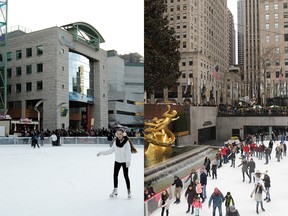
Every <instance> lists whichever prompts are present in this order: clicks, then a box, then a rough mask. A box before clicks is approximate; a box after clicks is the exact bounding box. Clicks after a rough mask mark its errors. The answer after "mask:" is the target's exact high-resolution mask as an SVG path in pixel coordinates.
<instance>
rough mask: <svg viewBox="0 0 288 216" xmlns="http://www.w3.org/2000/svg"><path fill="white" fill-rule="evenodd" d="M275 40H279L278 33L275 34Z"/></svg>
mask: <svg viewBox="0 0 288 216" xmlns="http://www.w3.org/2000/svg"><path fill="white" fill-rule="evenodd" d="M274 40H275V42H279V35H278V34H276V35H275V36H274Z"/></svg>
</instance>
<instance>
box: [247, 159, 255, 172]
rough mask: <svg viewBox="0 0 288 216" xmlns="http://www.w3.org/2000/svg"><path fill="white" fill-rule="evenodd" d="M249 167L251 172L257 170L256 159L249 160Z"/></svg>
mask: <svg viewBox="0 0 288 216" xmlns="http://www.w3.org/2000/svg"><path fill="white" fill-rule="evenodd" d="M248 167H249V172H250V173H253V172H255V167H256V164H255V162H254V161H249V162H248Z"/></svg>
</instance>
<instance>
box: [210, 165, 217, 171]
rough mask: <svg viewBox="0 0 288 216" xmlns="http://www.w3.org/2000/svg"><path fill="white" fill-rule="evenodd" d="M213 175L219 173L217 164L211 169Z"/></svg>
mask: <svg viewBox="0 0 288 216" xmlns="http://www.w3.org/2000/svg"><path fill="white" fill-rule="evenodd" d="M211 170H212V172H213V173H216V171H217V164H212V168H211Z"/></svg>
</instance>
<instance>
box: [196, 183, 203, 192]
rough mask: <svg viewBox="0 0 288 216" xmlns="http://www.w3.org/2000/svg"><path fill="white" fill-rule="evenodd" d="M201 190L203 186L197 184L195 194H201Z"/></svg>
mask: <svg viewBox="0 0 288 216" xmlns="http://www.w3.org/2000/svg"><path fill="white" fill-rule="evenodd" d="M202 188H203V186H202V185H201V183H198V184H197V185H196V193H197V194H201V193H202Z"/></svg>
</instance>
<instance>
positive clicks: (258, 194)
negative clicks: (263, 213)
mask: <svg viewBox="0 0 288 216" xmlns="http://www.w3.org/2000/svg"><path fill="white" fill-rule="evenodd" d="M262 192H266V190H265V189H264V187H263V185H261V184H259V185H258V184H257V185H256V186H255V188H254V189H253V191H252V193H251V197H252V196H253V194H254V200H255V201H258V202H260V201H262Z"/></svg>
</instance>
